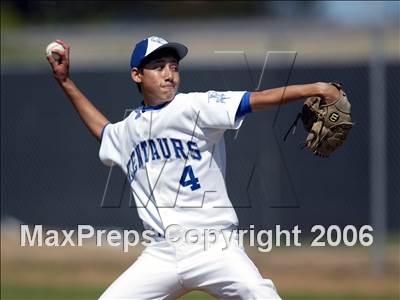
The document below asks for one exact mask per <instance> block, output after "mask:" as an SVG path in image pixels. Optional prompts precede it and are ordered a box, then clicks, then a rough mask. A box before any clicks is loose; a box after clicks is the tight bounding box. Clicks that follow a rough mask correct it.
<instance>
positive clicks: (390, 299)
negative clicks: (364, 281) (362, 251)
mask: <svg viewBox="0 0 400 300" xmlns="http://www.w3.org/2000/svg"><path fill="white" fill-rule="evenodd" d="M103 289H104V287H96V286H76V285H75V286H49V285H46V284H43V285H40V286H39V285H11V284H2V285H1V299H2V300H17V299H18V300H34V299H35V300H39V299H40V300H47V299H49V300H50V299H51V300H67V299H68V300H71V299H76V300H78V299H79V300H84V299H97V298H98V297H99V296H100V295H101V293H102V292H103ZM281 297H282V298H283V299H284V300H396V299H398V298H397V297H396V296H395V295H386V296H380V297H376V296H374V297H368V296H361V295H334V296H332V295H307V294H282V295H281ZM179 299H180V300H209V299H214V298H213V297H211V296H209V295H207V294H205V293H202V292H197V291H195V292H191V293H189V294H186V295H185V296H183V297H181V298H179Z"/></svg>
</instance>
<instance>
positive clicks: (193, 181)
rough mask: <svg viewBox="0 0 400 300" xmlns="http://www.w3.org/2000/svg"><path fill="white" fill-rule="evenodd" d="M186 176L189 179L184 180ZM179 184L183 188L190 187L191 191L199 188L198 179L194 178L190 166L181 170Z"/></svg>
mask: <svg viewBox="0 0 400 300" xmlns="http://www.w3.org/2000/svg"><path fill="white" fill-rule="evenodd" d="M188 176H189V179H186V177H188ZM179 183H180V184H181V185H182V186H184V187H186V186H188V185H190V188H191V190H192V191H194V190H197V189H199V188H200V184H199V179H198V178H197V177H195V176H194V173H193V169H192V166H186V167H185V168H184V169H183V173H182V176H181V180H179Z"/></svg>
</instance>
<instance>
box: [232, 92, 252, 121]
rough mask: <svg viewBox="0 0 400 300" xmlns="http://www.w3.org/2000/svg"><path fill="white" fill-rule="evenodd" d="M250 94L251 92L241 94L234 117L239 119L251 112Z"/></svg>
mask: <svg viewBox="0 0 400 300" xmlns="http://www.w3.org/2000/svg"><path fill="white" fill-rule="evenodd" d="M250 95H251V92H246V93H244V94H243V96H242V100H241V101H240V105H239V107H238V109H237V111H236V116H235V117H236V119H240V118H241V117H243V116H244V115H246V114H248V113H250V112H251V106H250Z"/></svg>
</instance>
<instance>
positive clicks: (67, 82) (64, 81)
mask: <svg viewBox="0 0 400 300" xmlns="http://www.w3.org/2000/svg"><path fill="white" fill-rule="evenodd" d="M57 82H58V84H59V85H61V87H63V88H68V87H70V86H71V85H73V82H72V80H71V78H69V77H66V78H63V79H57Z"/></svg>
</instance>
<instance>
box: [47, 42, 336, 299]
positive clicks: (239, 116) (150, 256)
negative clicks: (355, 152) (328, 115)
mask: <svg viewBox="0 0 400 300" xmlns="http://www.w3.org/2000/svg"><path fill="white" fill-rule="evenodd" d="M57 42H58V43H60V44H62V45H63V46H64V48H65V52H62V51H58V52H57V51H56V52H57V53H59V55H60V56H61V59H60V60H59V61H56V60H55V59H54V58H53V57H52V56H51V55H49V56H48V57H47V59H48V61H49V63H50V64H51V67H52V70H53V73H54V77H55V79H56V80H57V82H58V83H59V85H60V86H61V88H62V89H63V90H64V92H65V93H66V95H67V96H68V97H69V99H70V101H71V103H72V104H73V106H74V107H75V109H76V110H77V112H78V114H79V116H80V117H81V119H82V121H83V122H84V124H85V125H86V126H87V128H88V129H89V130H90V132H91V133H92V134H93V135H94V136H95V137H96V138H97V139H98V140H99V141H100V143H101V146H100V151H99V156H100V159H101V161H102V162H103V163H104V164H106V165H107V166H113V165H118V166H120V167H121V169H122V170H123V172H124V173H125V174H126V176H127V179H128V181H129V183H130V186H131V190H132V194H133V196H134V198H135V201H136V205H137V208H138V213H139V216H140V218H141V219H142V221H143V224H144V228H146V229H151V230H152V232H154V239H153V242H152V243H150V245H148V246H147V247H146V248H145V250H144V251H143V253H142V254H141V255H140V256H139V258H138V259H137V260H136V261H135V262H134V263H133V264H132V265H131V266H130V267H129V268H128V269H127V270H126V271H125V272H124V273H123V274H122V275H120V276H119V278H117V279H116V280H115V281H114V282H113V283H112V284H111V286H110V287H109V288H108V289H107V290H106V291H105V292H104V293H103V294H102V296H101V297H100V298H101V299H141V300H143V299H176V298H178V297H179V296H181V295H183V294H185V293H187V292H189V291H191V290H195V289H197V290H202V291H204V292H206V293H208V294H210V295H213V296H215V297H217V298H223V299H280V297H279V295H278V293H277V291H276V289H275V287H274V284H273V282H272V281H271V280H269V279H264V278H262V276H261V275H260V273H259V271H258V270H257V268H256V266H255V265H254V264H253V263H252V261H251V260H250V259H249V258H248V256H247V255H246V253H245V252H244V250H243V247H242V246H241V245H240V244H239V243H238V242H237V241H238V238H237V235H235V234H234V232H235V231H234V230H232V229H235V228H237V226H238V219H237V216H236V213H235V210H234V209H233V208H232V204H231V202H230V200H229V198H228V194H227V191H226V187H225V182H224V174H225V161H226V159H225V146H224V140H223V135H224V132H225V131H226V130H227V129H238V128H239V127H240V126H241V124H242V122H243V120H244V118H245V115H246V114H248V113H250V112H255V111H260V110H262V109H264V108H267V107H269V106H273V105H278V104H279V103H288V102H291V101H294V100H297V99H302V98H305V97H309V96H320V97H322V98H323V99H324V101H325V102H326V103H329V102H332V101H334V100H335V99H337V97H338V96H339V92H338V90H337V89H336V88H335V87H333V86H332V85H329V84H327V83H322V82H320V83H313V84H305V85H292V86H287V87H279V88H274V89H269V90H264V91H259V92H250V91H225V92H218V91H208V92H202V93H198V92H194V93H178V87H179V83H180V77H179V61H180V60H181V59H183V58H184V57H185V56H186V54H187V52H188V49H187V47H186V46H184V45H183V44H180V43H170V42H168V41H166V40H165V39H163V38H160V37H155V36H152V37H149V38H146V39H144V40H142V41H140V42H139V43H137V44H136V46H135V47H134V49H133V53H132V57H131V61H130V69H131V77H132V80H133V82H135V83H136V84H137V86H138V88H139V91H140V92H141V95H142V100H143V102H142V104H141V105H140V106H139V107H137V108H136V109H134V110H133V111H132V113H131V114H130V115H129V116H128V117H127V118H125V119H124V120H122V121H120V122H118V123H114V124H112V123H110V122H109V121H108V120H107V118H106V117H105V116H104V115H103V114H102V113H100V112H99V111H98V110H97V109H96V108H95V107H94V106H93V104H92V103H91V102H90V101H89V100H88V99H87V98H86V97H85V96H84V95H83V94H82V92H80V90H79V89H78V88H77V87H76V86H75V84H74V83H73V81H72V80H71V78H70V76H69V62H70V59H69V54H70V47H69V46H68V45H67V43H65V42H64V41H61V40H57ZM190 229H198V230H200V232H202V231H201V230H203V231H204V230H206V229H207V230H210V231H211V230H212V231H213V232H214V233H215V232H216V234H215V236H214V237H215V242H214V243H213V244H212V245H211V246H210V247H207V248H205V247H204V246H203V244H199V243H197V244H196V243H192V242H189V241H187V240H186V239H182V238H181V239H179V237H182V236H184V235H182V232H185V231H187V230H190ZM225 231H229V232H231V233H232V235H231V241H232V243H230V245H229V247H226V245H225V243H224V242H223V241H224V239H221V238H220V239H218V238H217V237H218V235H220V234H222V233H224V232H225ZM199 238H200V239H202V238H204V239H205V238H206V237H205V236H203V237H202V236H200V237H199ZM177 240H178V241H179V242H177Z"/></svg>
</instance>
